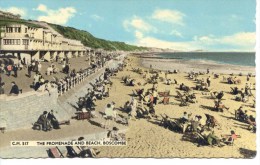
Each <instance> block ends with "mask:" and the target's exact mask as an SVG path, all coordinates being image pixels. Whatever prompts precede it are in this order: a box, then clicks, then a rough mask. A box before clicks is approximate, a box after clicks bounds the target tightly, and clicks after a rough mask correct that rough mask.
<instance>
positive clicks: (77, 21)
mask: <svg viewBox="0 0 260 165" xmlns="http://www.w3.org/2000/svg"><path fill="white" fill-rule="evenodd" d="M0 10H4V11H9V12H12V13H16V14H20V15H21V16H22V18H24V19H31V20H39V21H46V22H50V23H55V24H60V25H64V26H71V27H75V28H77V29H81V30H86V31H88V32H90V33H91V34H93V35H94V36H96V37H98V38H103V39H107V40H112V41H122V42H126V43H128V44H133V45H138V46H148V47H157V48H169V49H174V50H181V51H193V50H206V51H255V36H256V27H255V26H256V25H255V20H256V19H255V14H256V1H255V0H0Z"/></svg>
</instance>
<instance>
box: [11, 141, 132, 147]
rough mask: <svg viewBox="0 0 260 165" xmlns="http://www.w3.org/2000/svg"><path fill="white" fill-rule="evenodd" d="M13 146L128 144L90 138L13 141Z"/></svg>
mask: <svg viewBox="0 0 260 165" xmlns="http://www.w3.org/2000/svg"><path fill="white" fill-rule="evenodd" d="M10 145H11V146H12V147H26V146H28V147H37V146H126V145H127V142H126V141H110V140H88V141H11V143H10Z"/></svg>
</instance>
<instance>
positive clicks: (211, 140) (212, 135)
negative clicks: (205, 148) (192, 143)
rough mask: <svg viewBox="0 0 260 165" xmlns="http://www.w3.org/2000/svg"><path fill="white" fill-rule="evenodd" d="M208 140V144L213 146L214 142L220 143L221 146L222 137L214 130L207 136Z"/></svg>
mask: <svg viewBox="0 0 260 165" xmlns="http://www.w3.org/2000/svg"><path fill="white" fill-rule="evenodd" d="M207 142H208V144H209V145H210V146H211V147H213V145H214V144H216V145H218V146H219V147H220V146H221V145H220V139H219V138H218V137H217V136H216V135H215V133H214V131H212V132H211V133H210V134H209V135H208V136H207Z"/></svg>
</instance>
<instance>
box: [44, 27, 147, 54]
mask: <svg viewBox="0 0 260 165" xmlns="http://www.w3.org/2000/svg"><path fill="white" fill-rule="evenodd" d="M49 25H50V26H51V27H53V28H54V29H55V30H56V31H57V32H59V33H60V34H62V35H63V36H64V37H66V38H70V39H76V40H80V41H81V42H82V43H83V44H84V45H85V46H88V47H91V48H102V49H105V50H125V51H132V50H146V49H147V48H144V47H137V46H133V45H128V44H125V43H124V42H117V41H108V40H104V39H99V38H96V37H94V36H93V35H92V34H90V33H89V32H87V31H83V30H78V29H75V28H72V27H64V26H60V25H54V24H49Z"/></svg>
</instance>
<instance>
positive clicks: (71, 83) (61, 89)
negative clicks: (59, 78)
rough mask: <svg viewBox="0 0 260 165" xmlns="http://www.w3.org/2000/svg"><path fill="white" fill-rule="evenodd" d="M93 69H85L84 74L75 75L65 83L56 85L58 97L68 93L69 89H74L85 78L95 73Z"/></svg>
mask: <svg viewBox="0 0 260 165" xmlns="http://www.w3.org/2000/svg"><path fill="white" fill-rule="evenodd" d="M95 71H96V68H95V69H87V70H86V71H85V72H83V73H81V74H79V75H76V76H75V77H70V78H68V79H67V80H66V82H64V83H61V84H58V93H59V96H62V95H63V94H64V93H66V92H68V91H69V90H70V89H72V88H74V87H75V86H76V85H78V84H81V83H82V82H83V81H84V80H85V79H86V78H88V77H89V76H90V75H92V74H93V73H95Z"/></svg>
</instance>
